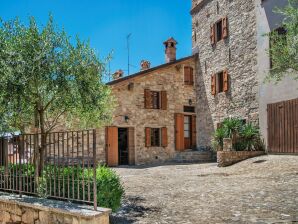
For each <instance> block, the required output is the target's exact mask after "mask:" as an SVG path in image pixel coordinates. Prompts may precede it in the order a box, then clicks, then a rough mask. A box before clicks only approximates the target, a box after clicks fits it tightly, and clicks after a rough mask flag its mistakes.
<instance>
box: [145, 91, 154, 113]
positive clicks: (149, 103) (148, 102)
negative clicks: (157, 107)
mask: <svg viewBox="0 0 298 224" xmlns="http://www.w3.org/2000/svg"><path fill="white" fill-rule="evenodd" d="M144 106H145V109H151V108H152V97H151V91H150V90H149V89H145V90H144Z"/></svg>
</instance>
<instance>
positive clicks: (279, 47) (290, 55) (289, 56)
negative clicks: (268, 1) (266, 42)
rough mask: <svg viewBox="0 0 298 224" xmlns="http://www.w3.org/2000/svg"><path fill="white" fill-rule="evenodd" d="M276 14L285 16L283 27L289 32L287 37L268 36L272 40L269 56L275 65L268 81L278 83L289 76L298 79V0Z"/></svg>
mask: <svg viewBox="0 0 298 224" xmlns="http://www.w3.org/2000/svg"><path fill="white" fill-rule="evenodd" d="M275 12H276V13H279V14H281V15H282V16H284V20H283V23H282V26H283V27H284V28H285V30H286V31H287V32H286V34H285V35H279V34H278V33H277V32H272V33H269V34H267V36H269V37H270V40H271V46H270V49H269V50H268V54H269V55H270V57H271V59H272V64H273V67H272V69H270V72H269V75H268V76H267V80H269V81H270V80H274V81H276V82H278V81H281V80H282V78H284V76H285V75H287V74H291V75H293V76H294V78H295V79H298V75H297V74H298V73H297V72H298V38H297V37H298V0H289V3H288V5H287V6H286V7H285V8H279V9H276V10H275Z"/></svg>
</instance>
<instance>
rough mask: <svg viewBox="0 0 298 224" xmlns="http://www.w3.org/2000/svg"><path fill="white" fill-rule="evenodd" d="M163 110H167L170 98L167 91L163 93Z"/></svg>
mask: <svg viewBox="0 0 298 224" xmlns="http://www.w3.org/2000/svg"><path fill="white" fill-rule="evenodd" d="M160 94H161V109H162V110H166V109H167V105H168V97H167V92H166V91H161V92H160Z"/></svg>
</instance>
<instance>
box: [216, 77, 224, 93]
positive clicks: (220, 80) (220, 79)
mask: <svg viewBox="0 0 298 224" xmlns="http://www.w3.org/2000/svg"><path fill="white" fill-rule="evenodd" d="M223 83H224V77H223V72H220V73H218V74H217V86H218V91H217V92H218V93H221V92H223Z"/></svg>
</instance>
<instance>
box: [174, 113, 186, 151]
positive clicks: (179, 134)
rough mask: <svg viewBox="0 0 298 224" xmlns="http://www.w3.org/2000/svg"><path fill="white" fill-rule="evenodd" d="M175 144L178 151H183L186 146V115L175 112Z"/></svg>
mask: <svg viewBox="0 0 298 224" xmlns="http://www.w3.org/2000/svg"><path fill="white" fill-rule="evenodd" d="M175 144H176V150H177V151H183V150H184V149H185V148H184V115H183V114H175Z"/></svg>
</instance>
